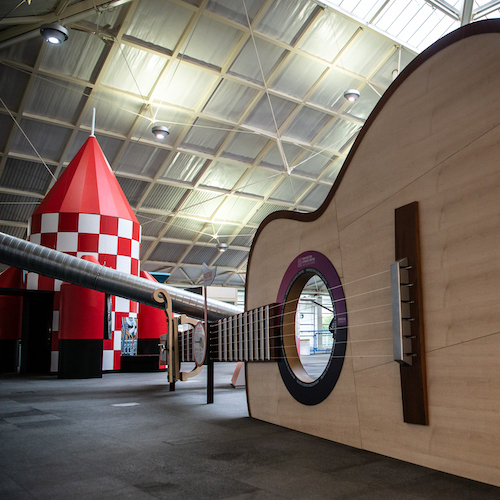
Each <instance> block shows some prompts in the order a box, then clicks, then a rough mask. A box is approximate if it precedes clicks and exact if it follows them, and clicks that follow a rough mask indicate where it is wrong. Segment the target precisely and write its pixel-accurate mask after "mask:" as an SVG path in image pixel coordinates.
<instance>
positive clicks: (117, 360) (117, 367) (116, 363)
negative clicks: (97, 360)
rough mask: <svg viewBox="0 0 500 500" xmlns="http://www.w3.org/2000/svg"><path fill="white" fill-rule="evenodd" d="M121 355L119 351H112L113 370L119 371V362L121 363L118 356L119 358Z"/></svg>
mask: <svg viewBox="0 0 500 500" xmlns="http://www.w3.org/2000/svg"><path fill="white" fill-rule="evenodd" d="M121 354H122V353H121V351H114V353H113V357H114V360H115V362H114V366H113V368H114V369H115V370H119V369H120V361H121V359H120V356H121Z"/></svg>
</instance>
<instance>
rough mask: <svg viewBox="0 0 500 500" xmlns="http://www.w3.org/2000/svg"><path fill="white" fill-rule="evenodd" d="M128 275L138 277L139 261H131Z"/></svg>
mask: <svg viewBox="0 0 500 500" xmlns="http://www.w3.org/2000/svg"><path fill="white" fill-rule="evenodd" d="M130 274H133V275H134V276H139V261H138V260H137V259H132V262H131V263H130Z"/></svg>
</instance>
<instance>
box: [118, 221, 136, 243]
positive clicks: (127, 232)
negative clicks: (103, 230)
mask: <svg viewBox="0 0 500 500" xmlns="http://www.w3.org/2000/svg"><path fill="white" fill-rule="evenodd" d="M132 230H133V222H132V221H131V220H127V219H118V236H120V238H128V239H129V240H131V239H132Z"/></svg>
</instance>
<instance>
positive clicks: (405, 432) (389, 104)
mask: <svg viewBox="0 0 500 500" xmlns="http://www.w3.org/2000/svg"><path fill="white" fill-rule="evenodd" d="M499 48H500V22H499V21H496V20H495V21H484V22H479V23H475V24H471V25H468V26H465V27H463V28H460V29H459V30H457V31H455V32H453V33H451V34H450V35H448V36H446V37H445V38H443V39H442V40H440V41H438V42H437V43H436V44H434V45H433V46H431V47H430V48H429V49H428V50H426V51H425V52H423V53H422V54H420V55H419V56H418V57H417V58H416V59H415V60H414V61H413V62H412V63H411V64H410V65H409V66H408V67H407V68H406V69H405V70H404V71H403V72H402V73H401V75H400V76H399V77H398V78H397V79H396V80H395V82H394V83H393V84H392V85H391V86H390V87H389V89H388V90H387V92H386V93H385V94H384V96H383V97H382V99H381V100H380V102H379V104H378V105H377V107H376V108H375V110H374V111H373V113H372V114H371V116H370V117H369V119H368V121H367V123H366V125H365V126H364V128H363V129H362V131H361V132H360V134H359V137H358V138H357V140H356V143H355V145H354V147H353V148H352V150H351V152H350V153H349V156H348V158H347V160H346V162H345V164H344V167H343V168H342V170H341V172H340V174H339V176H338V179H337V180H336V182H335V184H334V186H333V187H332V190H331V191H330V193H329V195H328V197H327V199H326V201H325V202H324V203H323V205H322V206H321V207H320V209H319V210H317V211H316V212H314V213H310V214H298V213H291V212H277V213H275V214H271V215H270V216H269V217H268V218H267V219H266V220H265V221H264V222H263V223H262V224H261V226H260V227H259V230H258V232H257V235H256V237H255V239H254V242H253V245H252V249H251V255H250V259H249V268H248V273H247V290H246V292H247V294H246V297H247V299H246V300H247V304H246V308H247V310H250V309H255V308H257V307H260V306H263V305H266V304H272V303H278V304H280V303H281V304H283V303H285V302H287V301H288V299H287V298H286V297H287V294H290V293H291V294H292V296H289V295H288V296H289V297H291V298H292V299H293V293H294V291H293V288H294V286H295V285H294V283H296V284H297V285H296V286H297V287H299V288H300V285H301V284H302V285H303V280H302V281H301V278H300V272H301V270H303V269H306V270H309V271H307V272H309V273H310V272H314V270H315V269H317V270H318V271H321V270H322V269H325V268H328V269H330V271H331V269H333V270H334V272H335V273H336V275H337V276H338V281H339V284H338V285H341V286H338V285H334V284H333V283H332V282H334V281H335V279H336V278H335V276H334V274H332V275H331V276H332V277H331V279H329V283H328V284H329V285H330V286H331V288H332V289H333V288H335V289H336V290H342V294H343V298H342V297H340V299H339V303H342V304H344V305H343V306H342V307H345V312H346V314H344V317H345V318H346V322H345V324H344V327H345V341H344V343H343V345H344V349H343V351H344V352H337V353H335V355H334V356H333V358H332V363H331V367H330V368H328V369H327V371H328V370H330V369H332V370H334V371H336V372H335V373H333V375H332V376H333V378H335V380H334V383H333V384H330V385H331V386H332V387H328V388H327V389H326V390H323V393H322V394H317V391H315V389H314V388H313V385H315V384H316V382H314V381H307V379H303V378H302V379H301V377H300V373H299V372H300V367H295V370H297V371H295V372H294V367H293V366H291V367H290V366H289V368H290V369H291V371H292V372H294V373H295V374H297V373H299V376H298V377H296V378H297V380H295V381H294V380H291V381H290V380H287V379H286V373H285V374H284V370H283V367H282V366H281V367H280V363H279V362H268V363H247V393H248V404H249V410H250V414H251V416H252V417H254V418H257V419H261V420H265V421H268V422H272V423H274V424H277V425H281V426H285V427H288V428H292V429H296V430H299V431H302V432H306V433H309V434H314V435H316V436H320V437H323V438H326V439H329V440H333V441H337V442H340V443H345V444H348V445H351V446H355V447H359V448H364V449H367V450H371V451H374V452H377V453H381V454H384V455H388V456H392V457H396V458H399V459H402V460H407V461H410V462H414V463H418V464H421V465H425V466H428V467H432V468H435V469H439V470H443V471H447V472H450V473H453V474H458V475H462V476H465V477H470V478H474V479H476V480H479V481H484V482H488V483H492V484H496V485H500V258H499V256H500V57H499ZM404 207H406V208H404ZM400 210H403V212H404V211H405V210H409V212H408V211H407V212H405V213H403V214H402V216H401V212H400ZM395 214H396V215H395ZM398 214H399V215H398ZM405 231H406V232H407V233H408V232H409V242H407V243H401V241H400V238H403V239H404V238H405V237H406V236H405V235H404V233H405ZM401 234H403V236H401ZM408 248H409V249H408ZM408 252H409V253H411V252H413V254H414V258H416V259H417V262H418V269H417V271H416V272H417V274H418V276H417V278H418V279H419V280H420V281H419V290H420V293H419V295H418V296H417V301H420V303H419V304H418V305H417V306H418V307H417V308H418V311H416V314H419V316H418V319H419V322H420V330H421V332H422V333H423V332H424V331H425V344H424V342H423V338H422V339H420V340H418V342H416V341H415V340H414V345H413V348H414V350H415V354H418V353H417V351H418V350H419V349H420V350H421V351H420V354H419V356H417V355H416V357H415V361H416V362H415V366H417V368H418V369H417V370H416V373H412V374H410V375H409V377H408V378H409V379H411V381H413V382H411V383H414V382H415V380H416V378H417V379H419V380H417V382H416V383H414V385H413V386H411V383H410V386H409V387H407V388H406V394H405V390H403V400H404V399H406V400H407V401H408V402H409V404H411V402H412V400H413V399H415V400H417V402H418V404H419V405H420V407H421V409H422V411H423V413H422V414H421V415H420V417H418V416H417V422H418V423H408V421H409V420H408V419H405V416H404V414H403V404H402V392H401V391H402V384H403V386H405V384H406V381H405V376H404V374H403V372H402V371H400V366H399V365H398V363H395V362H394V361H393V338H392V337H393V331H392V313H391V305H390V304H391V288H390V286H391V277H390V272H389V269H390V266H391V264H392V263H393V262H394V261H395V260H397V259H399V258H402V257H408V255H404V254H405V253H408ZM398 253H399V254H400V255H398ZM319 260H322V262H323V260H324V262H323V263H322V264H321V265H319V264H318V262H319ZM410 267H411V266H410ZM414 269H415V267H414ZM330 271H328V272H330ZM335 300H337V299H335ZM342 300H344V301H345V302H342ZM289 303H293V300H292V302H289ZM414 307H415V306H414ZM292 312H293V311H292ZM415 343H418V345H415ZM339 345H342V344H341V343H339ZM285 351H286V346H285ZM337 359H342V363H340V365H339V363H338V362H337V361H335V362H333V361H334V360H337ZM419 360H420V361H419ZM292 364H293V362H290V363H289V365H292ZM288 371H289V372H290V370H288ZM419 374H420V375H419ZM330 375H331V374H330ZM330 375H329V376H330ZM292 379H293V376H292ZM301 380H302V382H301ZM304 380H305V381H304ZM301 385H302V386H303V388H304V391H306V392H307V391H309V389H311V391H309V393H310V394H312V395H313V400H312V401H308V400H307V398H306V400H301V397H302V396H300V394H299V395H297V394H295V393H294V391H295V388H294V386H297V387H299V386H301ZM299 392H300V390H299ZM314 398H315V399H314ZM419 418H420V421H418V419H419ZM405 420H406V421H405ZM410 421H411V420H410ZM419 424H424V425H419Z"/></svg>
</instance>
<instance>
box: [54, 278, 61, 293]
mask: <svg viewBox="0 0 500 500" xmlns="http://www.w3.org/2000/svg"><path fill="white" fill-rule="evenodd" d="M61 285H62V281H61V280H56V279H55V280H54V292H60V291H61Z"/></svg>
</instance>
